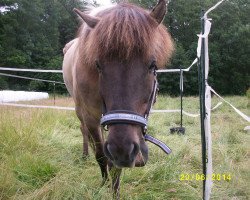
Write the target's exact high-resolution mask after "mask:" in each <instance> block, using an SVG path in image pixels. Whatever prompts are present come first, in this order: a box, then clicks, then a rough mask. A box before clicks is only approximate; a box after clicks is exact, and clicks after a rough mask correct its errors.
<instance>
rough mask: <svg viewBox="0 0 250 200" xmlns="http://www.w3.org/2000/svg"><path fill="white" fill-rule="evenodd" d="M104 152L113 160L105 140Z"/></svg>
mask: <svg viewBox="0 0 250 200" xmlns="http://www.w3.org/2000/svg"><path fill="white" fill-rule="evenodd" d="M104 154H105V155H106V156H107V157H108V158H109V159H110V160H114V158H113V156H112V154H111V149H110V145H109V144H108V143H107V142H106V143H105V144H104Z"/></svg>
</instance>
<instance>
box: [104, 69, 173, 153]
mask: <svg viewBox="0 0 250 200" xmlns="http://www.w3.org/2000/svg"><path fill="white" fill-rule="evenodd" d="M158 90H159V88H158V81H157V74H156V70H154V86H153V91H152V93H151V95H150V99H149V103H148V106H147V110H146V112H145V113H144V116H142V115H140V114H138V113H135V112H133V111H130V110H113V111H110V112H107V111H106V106H105V103H104V102H103V114H102V118H101V120H100V124H101V125H102V126H103V127H104V128H105V127H108V126H109V125H112V124H134V125H139V126H141V127H142V130H143V135H144V138H145V140H146V141H149V142H151V143H153V144H155V145H157V146H158V147H160V148H161V149H162V150H163V151H164V152H165V153H167V154H170V153H171V149H170V148H169V147H168V146H167V145H166V144H164V143H163V142H162V141H160V140H157V139H156V138H154V137H153V136H151V135H148V134H146V132H147V126H148V116H149V113H150V111H151V109H152V107H153V105H154V103H155V102H156V97H157V91H158Z"/></svg>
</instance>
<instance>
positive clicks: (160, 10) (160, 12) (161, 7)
mask: <svg viewBox="0 0 250 200" xmlns="http://www.w3.org/2000/svg"><path fill="white" fill-rule="evenodd" d="M166 11H167V6H166V1H165V0H159V2H158V3H157V5H156V6H155V7H154V8H153V10H152V11H151V13H150V16H151V17H153V18H155V20H156V21H157V22H158V23H159V24H160V23H161V22H162V20H163V18H164V16H165V14H166Z"/></svg>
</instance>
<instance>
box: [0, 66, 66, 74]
mask: <svg viewBox="0 0 250 200" xmlns="http://www.w3.org/2000/svg"><path fill="white" fill-rule="evenodd" d="M0 71H15V72H42V73H44V72H46V73H63V72H62V70H44V69H20V68H7V67H0Z"/></svg>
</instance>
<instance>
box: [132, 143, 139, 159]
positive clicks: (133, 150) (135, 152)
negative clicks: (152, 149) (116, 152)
mask: <svg viewBox="0 0 250 200" xmlns="http://www.w3.org/2000/svg"><path fill="white" fill-rule="evenodd" d="M138 153H139V145H138V144H137V143H134V144H133V149H132V151H131V153H130V160H131V161H133V160H134V159H135V157H136V156H137V154H138Z"/></svg>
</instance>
